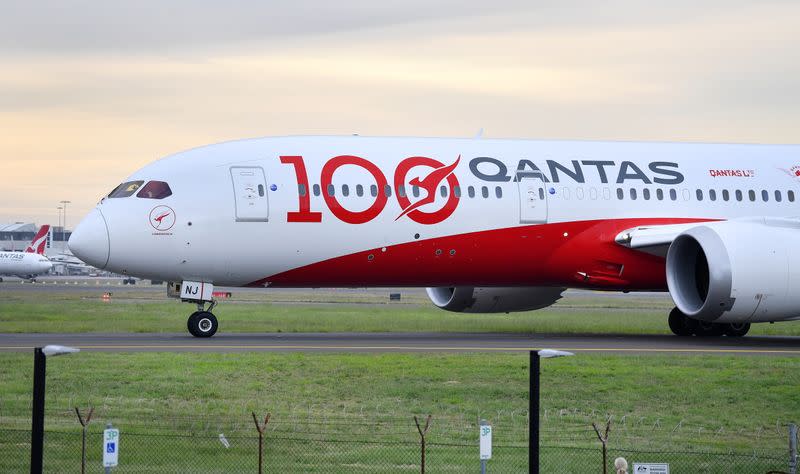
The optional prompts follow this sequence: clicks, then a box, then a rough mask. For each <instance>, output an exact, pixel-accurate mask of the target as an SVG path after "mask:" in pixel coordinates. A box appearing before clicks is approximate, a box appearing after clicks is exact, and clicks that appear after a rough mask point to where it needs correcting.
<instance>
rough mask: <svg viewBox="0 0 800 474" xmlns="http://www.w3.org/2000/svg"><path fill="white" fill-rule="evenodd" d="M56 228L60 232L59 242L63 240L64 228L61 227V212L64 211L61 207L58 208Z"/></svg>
mask: <svg viewBox="0 0 800 474" xmlns="http://www.w3.org/2000/svg"><path fill="white" fill-rule="evenodd" d="M56 209H58V228H59V229H60V230H61V240H64V228H63V227H61V210H62V209H64V207H62V206H58V207H57V208H56Z"/></svg>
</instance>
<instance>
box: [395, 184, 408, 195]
mask: <svg viewBox="0 0 800 474" xmlns="http://www.w3.org/2000/svg"><path fill="white" fill-rule="evenodd" d="M397 195H398V196H400V197H406V187H405V185H402V184H401V185H400V186H398V187H397Z"/></svg>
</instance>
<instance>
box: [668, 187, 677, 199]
mask: <svg viewBox="0 0 800 474" xmlns="http://www.w3.org/2000/svg"><path fill="white" fill-rule="evenodd" d="M669 198H670V199H672V200H673V201H677V200H678V191H676V190H674V189H670V190H669Z"/></svg>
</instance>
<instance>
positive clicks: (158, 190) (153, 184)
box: [136, 181, 172, 199]
mask: <svg viewBox="0 0 800 474" xmlns="http://www.w3.org/2000/svg"><path fill="white" fill-rule="evenodd" d="M167 196H172V190H171V189H169V184H167V183H165V182H164V181H150V182H149V183H147V184H145V185H144V187H143V188H142V190H141V191H139V192H138V193H137V194H136V197H140V198H145V199H164V198H165V197H167Z"/></svg>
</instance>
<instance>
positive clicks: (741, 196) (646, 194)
mask: <svg viewBox="0 0 800 474" xmlns="http://www.w3.org/2000/svg"><path fill="white" fill-rule="evenodd" d="M628 193H629V195H630V199H631V200H633V201H635V200H637V199H638V198H639V191H638V190H637V189H635V188H631V189H630V190H629V191H628ZM682 194H683V199H684V200H685V201H688V200H689V199H690V197H691V192H690V191H689V190H688V189H684V190H683V192H682ZM720 194H721V196H720ZM641 197H642V199H644V200H645V201H649V200H650V199H651V198H652V195H651V192H650V190H649V189H647V188H645V189H642V191H641ZM695 197H696V198H697V200H698V201H703V200H705V199H706V197H708V200H709V201H716V200H717V199H718V198H719V197H721V198H722V200H723V201H730V200H732V199H735V200H736V201H739V202H741V201H744V200H745V193H744V191H742V190H741V189H736V190H734V191H733V192H731V191H729V190H727V189H723V190H722V192H721V193H719V194H718V193H717V190H716V189H709V190H708V194H705V193H704V192H703V190H702V189H697V190H695ZM617 199H620V200H622V199H625V191H624V190H623V189H622V188H617ZM655 199H657V200H659V201H663V200H664V199H665V195H664V190H663V189H656V192H655ZM747 199H748V200H749V201H750V202H756V201H757V200H759V199H760V200H761V201H763V202H769V201H770V199H774V201H775V202H781V201H783V193H781V191H779V190H775V191H774V192H773V193H772V195H771V194H770V192H769V191H767V190H766V189H762V190H761V191H760V192H758V191H755V190H753V189H750V190H748V191H747ZM669 200H670V201H677V200H678V191H677V190H675V189H670V190H669ZM786 200H787V201H789V202H794V200H795V195H794V191H786Z"/></svg>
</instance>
